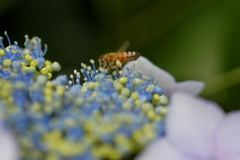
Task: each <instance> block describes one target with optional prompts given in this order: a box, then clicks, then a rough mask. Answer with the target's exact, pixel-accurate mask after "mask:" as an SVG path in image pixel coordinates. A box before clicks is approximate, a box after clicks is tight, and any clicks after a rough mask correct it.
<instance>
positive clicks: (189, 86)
mask: <svg viewBox="0 0 240 160" xmlns="http://www.w3.org/2000/svg"><path fill="white" fill-rule="evenodd" d="M204 87H205V83H204V82H201V81H184V82H177V83H176V85H175V91H181V92H187V93H190V94H193V95H198V94H200V93H201V92H202V90H203V89H204Z"/></svg>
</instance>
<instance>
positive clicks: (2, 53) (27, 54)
mask: <svg viewBox="0 0 240 160" xmlns="http://www.w3.org/2000/svg"><path fill="white" fill-rule="evenodd" d="M5 36H6V38H7V40H8V43H9V46H8V47H5V46H4V44H3V38H2V37H0V69H1V70H0V77H3V78H5V79H6V78H8V77H9V76H10V75H11V74H12V73H17V74H18V73H20V74H21V73H25V74H33V73H35V74H43V75H46V76H47V77H48V79H51V78H52V73H53V72H54V71H59V70H60V68H61V67H60V65H59V64H58V63H57V62H53V63H52V62H51V61H49V60H45V58H44V55H45V54H46V53H47V45H46V44H45V49H44V51H43V50H42V43H41V39H40V38H38V37H33V38H32V39H31V40H30V39H29V38H28V35H25V43H24V45H25V48H23V49H22V48H21V47H19V46H18V43H17V42H16V41H15V42H14V44H12V43H11V41H10V38H9V37H8V35H7V32H6V31H5Z"/></svg>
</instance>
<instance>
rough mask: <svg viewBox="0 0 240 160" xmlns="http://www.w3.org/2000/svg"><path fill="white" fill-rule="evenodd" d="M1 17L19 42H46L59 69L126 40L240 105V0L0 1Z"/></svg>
mask: <svg viewBox="0 0 240 160" xmlns="http://www.w3.org/2000/svg"><path fill="white" fill-rule="evenodd" d="M0 23H1V25H0V35H1V36H4V31H5V30H6V31H8V34H9V36H10V38H11V40H12V41H18V43H19V45H20V46H23V42H24V35H25V34H28V35H29V37H32V36H38V37H40V38H41V39H42V42H43V43H47V44H48V47H49V51H48V53H47V55H46V58H47V59H49V60H51V61H58V62H59V63H60V64H61V66H62V70H61V72H59V73H58V74H67V75H69V74H70V73H72V72H73V70H74V69H80V64H81V62H83V63H89V60H90V59H94V60H95V61H97V59H98V57H99V56H100V55H101V54H104V53H107V52H111V51H116V50H117V48H118V47H119V46H120V44H121V43H122V42H124V41H126V40H129V41H130V48H129V50H133V51H138V52H139V53H141V54H142V55H143V56H145V57H147V58H148V59H150V60H151V61H152V62H153V63H155V64H156V65H158V66H159V67H161V68H163V69H165V70H166V71H168V72H170V73H171V74H172V75H174V76H175V78H176V80H177V81H183V80H188V79H192V80H201V81H205V82H206V84H207V86H206V89H205V91H204V92H203V94H202V96H203V97H205V98H208V99H211V100H214V101H216V102H217V103H219V104H220V105H221V106H222V107H223V108H224V110H226V111H231V110H235V109H240V97H239V96H240V85H239V84H240V69H239V68H238V67H240V65H239V64H240V63H239V60H240V1H239V0H201V1H193V0H137V1H133V0H114V1H110V0H101V1H97V0H61V1H60V0H0ZM4 42H5V45H6V44H7V41H6V39H5V40H4Z"/></svg>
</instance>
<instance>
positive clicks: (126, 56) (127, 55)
mask: <svg viewBox="0 0 240 160" xmlns="http://www.w3.org/2000/svg"><path fill="white" fill-rule="evenodd" d="M117 56H118V59H119V60H120V61H121V62H122V63H126V62H130V61H135V60H137V59H138V58H139V57H140V56H141V55H140V53H138V52H134V51H128V52H118V53H117Z"/></svg>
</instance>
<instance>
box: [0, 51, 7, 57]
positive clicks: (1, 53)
mask: <svg viewBox="0 0 240 160" xmlns="http://www.w3.org/2000/svg"><path fill="white" fill-rule="evenodd" d="M5 55H6V53H5V52H4V50H3V49H0V57H2V56H5Z"/></svg>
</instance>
